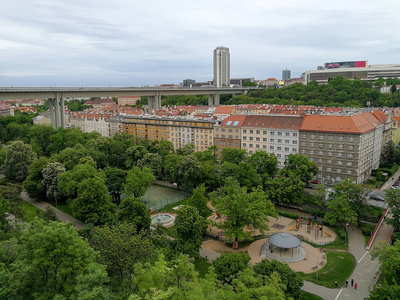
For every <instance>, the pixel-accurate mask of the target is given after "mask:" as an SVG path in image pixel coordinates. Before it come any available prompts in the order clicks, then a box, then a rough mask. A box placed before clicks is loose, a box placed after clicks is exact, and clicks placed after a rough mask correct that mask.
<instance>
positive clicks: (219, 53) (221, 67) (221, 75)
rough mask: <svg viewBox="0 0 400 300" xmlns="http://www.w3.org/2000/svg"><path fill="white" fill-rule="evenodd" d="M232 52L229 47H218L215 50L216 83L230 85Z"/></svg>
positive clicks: (219, 85) (218, 85) (220, 85)
mask: <svg viewBox="0 0 400 300" xmlns="http://www.w3.org/2000/svg"><path fill="white" fill-rule="evenodd" d="M230 76H231V75H230V54H229V48H227V47H217V48H216V49H215V50H214V85H215V86H216V87H229V86H230Z"/></svg>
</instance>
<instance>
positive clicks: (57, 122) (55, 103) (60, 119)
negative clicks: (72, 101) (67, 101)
mask: <svg viewBox="0 0 400 300" xmlns="http://www.w3.org/2000/svg"><path fill="white" fill-rule="evenodd" d="M55 96H56V97H55V98H54V99H49V111H50V119H51V125H53V127H54V128H55V129H57V128H58V127H63V128H65V111H64V98H63V97H62V95H61V94H60V93H56V95H55Z"/></svg>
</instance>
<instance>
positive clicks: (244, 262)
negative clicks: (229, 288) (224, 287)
mask: <svg viewBox="0 0 400 300" xmlns="http://www.w3.org/2000/svg"><path fill="white" fill-rule="evenodd" d="M249 262H250V256H249V254H248V253H247V252H239V253H235V252H231V253H222V254H221V256H219V257H217V258H216V259H215V260H214V261H213V267H214V268H215V273H216V275H217V278H218V280H220V281H222V283H228V284H231V283H232V280H233V279H234V278H236V277H237V276H238V274H239V272H242V271H243V270H245V269H246V268H248V267H249Z"/></svg>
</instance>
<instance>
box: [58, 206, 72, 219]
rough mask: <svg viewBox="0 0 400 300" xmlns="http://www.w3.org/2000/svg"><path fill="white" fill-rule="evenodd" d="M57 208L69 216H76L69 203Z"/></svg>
mask: <svg viewBox="0 0 400 300" xmlns="http://www.w3.org/2000/svg"><path fill="white" fill-rule="evenodd" d="M56 208H57V209H59V210H61V211H62V212H64V213H66V214H67V215H70V216H72V217H73V216H74V214H73V212H72V209H71V207H70V206H69V205H68V204H67V203H62V204H58V205H57V207H56Z"/></svg>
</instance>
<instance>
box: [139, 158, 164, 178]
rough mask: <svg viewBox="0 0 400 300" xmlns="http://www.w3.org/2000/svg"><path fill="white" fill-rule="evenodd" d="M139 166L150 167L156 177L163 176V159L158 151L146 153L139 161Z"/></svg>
mask: <svg viewBox="0 0 400 300" xmlns="http://www.w3.org/2000/svg"><path fill="white" fill-rule="evenodd" d="M137 166H138V167H139V168H145V167H146V168H149V169H150V170H151V171H152V172H153V174H154V176H155V177H157V178H160V177H161V166H162V159H161V156H160V155H159V154H157V153H146V154H145V155H143V158H141V159H139V160H138V161H137Z"/></svg>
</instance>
